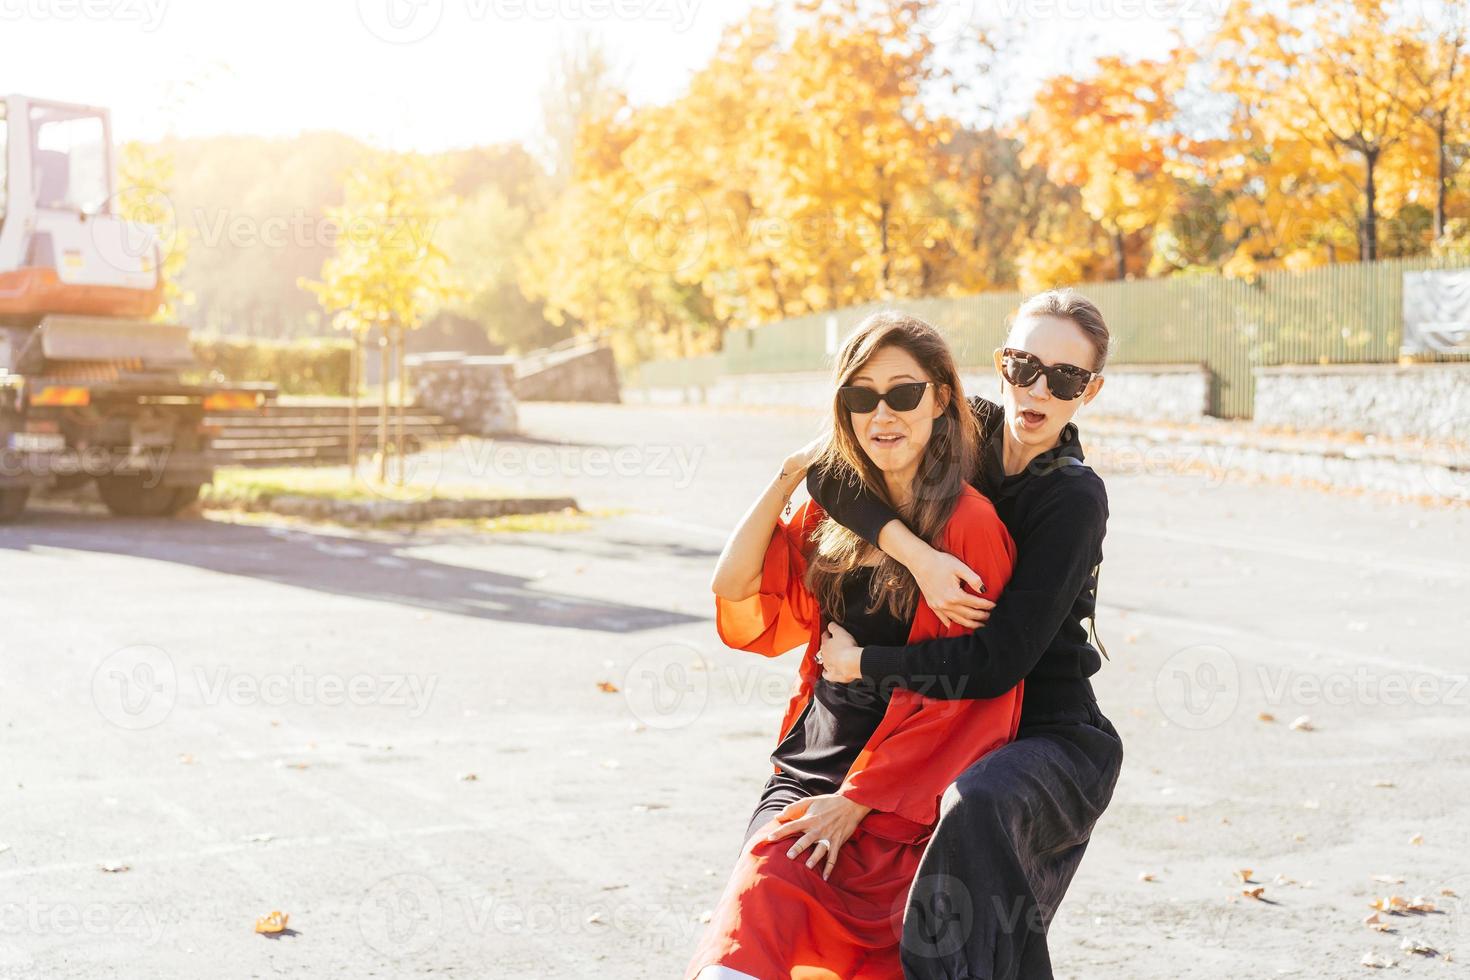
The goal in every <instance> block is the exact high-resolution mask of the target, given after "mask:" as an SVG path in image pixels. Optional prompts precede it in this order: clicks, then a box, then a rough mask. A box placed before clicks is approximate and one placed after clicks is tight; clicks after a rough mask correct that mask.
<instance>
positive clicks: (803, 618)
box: [685, 487, 1022, 980]
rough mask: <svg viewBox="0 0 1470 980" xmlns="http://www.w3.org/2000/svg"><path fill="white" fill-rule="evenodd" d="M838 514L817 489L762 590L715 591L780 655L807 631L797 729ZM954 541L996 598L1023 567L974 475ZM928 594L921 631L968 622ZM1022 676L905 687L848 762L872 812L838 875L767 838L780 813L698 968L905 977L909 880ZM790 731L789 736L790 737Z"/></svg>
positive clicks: (1003, 729)
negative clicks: (830, 526) (817, 547)
mask: <svg viewBox="0 0 1470 980" xmlns="http://www.w3.org/2000/svg"><path fill="white" fill-rule="evenodd" d="M823 516H825V515H824V514H823V512H822V510H821V508H820V507H818V506H817V504H816V503H815V501H810V502H808V503H807V504H805V505H804V506H803V507H802V508H801V509H800V510H799V511H798V512H797V513H796V514H795V515H794V516H793V518H792V519H791V521H790V522H789V523H783V524H781V525H779V526H778V527H777V528H776V531H775V533H774V534H773V535H772V536H771V544H770V547H769V548H768V549H767V550H766V559H765V567H764V569H763V571H762V574H761V586H760V591H759V592H758V593H757V594H756V595H753V596H751V597H750V598H748V599H745V600H742V601H740V602H729V601H726V600H724V599H718V598H717V599H716V600H715V622H716V627H717V629H718V630H719V634H720V638H721V639H722V640H724V641H725V643H726V644H728V645H729V646H731V647H734V648H736V649H739V650H749V651H750V652H752V653H759V654H763V655H765V656H767V657H776V656H780V655H781V654H783V653H786V652H787V651H788V650H791V649H792V648H793V647H796V646H799V645H802V644H805V645H806V650H805V652H804V653H803V655H802V659H801V665H800V667H799V668H798V677H797V683H796V690H795V693H794V694H793V696H792V698H791V702H790V704H789V705H787V708H786V714H785V717H784V718H783V719H782V721H781V737H782V738H784V737H785V736H786V734H787V733H788V732H789V731H790V730H791V728H792V726H793V724H795V723H796V721H797V720H798V719H799V718H800V717H801V712H802V709H803V708H804V707H805V706H806V703H807V701H808V699H810V698H811V696H812V684H813V682H814V681H815V679H816V678H817V677H818V676H819V675H820V674H821V672H822V669H821V666H820V665H819V664H817V662H816V660H815V656H816V653H817V651H818V650H820V649H821V638H822V631H823V630H824V629H825V628H826V622H825V620H824V619H823V617H822V615H821V611H820V609H819V607H818V604H817V600H816V597H815V596H813V595H812V594H811V592H810V591H809V590H808V589H807V588H806V585H805V582H804V578H805V574H806V555H807V554H808V553H809V551H810V546H811V535H812V532H813V531H815V529H816V527H817V525H818V524H819V523H820V522H821V520H822V518H823ZM942 548H943V550H944V551H947V552H949V553H950V554H952V555H955V556H957V557H958V558H960V559H961V560H962V561H964V562H965V564H967V565H969V566H970V567H971V568H973V569H975V570H976V571H977V572H979V573H980V576H981V578H983V579H984V581H985V585H986V591H987V595H989V596H990V597H991V598H994V597H995V596H996V595H998V594H999V592H1000V590H1001V589H1002V588H1003V587H1004V585H1005V582H1006V580H1007V579H1008V578H1009V577H1010V573H1011V567H1012V565H1013V564H1014V563H1015V556H1016V547H1015V543H1014V542H1013V541H1012V540H1011V536H1010V534H1009V533H1008V532H1007V531H1006V529H1005V526H1004V525H1003V524H1002V523H1001V522H1000V518H999V517H997V516H996V514H995V509H994V508H993V507H992V506H991V504H990V501H989V500H987V499H985V497H983V496H981V495H980V493H979V492H977V491H976V490H974V489H973V488H971V487H965V492H964V494H963V495H962V496H961V497H960V499H959V501H958V502H957V503H956V505H955V510H954V513H953V514H952V515H951V517H950V519H949V523H948V524H947V525H946V526H945V529H944V539H943V541H942ZM965 632H967V631H966V630H965V629H964V628H963V627H960V626H951V627H950V628H948V629H945V628H944V627H941V626H940V624H939V620H938V619H937V618H936V617H935V615H934V613H933V611H932V610H930V609H929V607H928V606H927V605H925V604H924V602H923V601H922V600H920V602H919V603H918V606H917V608H916V610H915V613H914V621H913V624H912V626H911V628H910V631H909V642H910V643H915V642H918V641H920V640H927V639H932V638H933V637H937V636H956V635H960V634H963V633H965ZM1021 695H1022V686H1021V685H1019V684H1018V685H1017V686H1016V687H1015V688H1014V689H1012V690H1011V691H1009V692H1007V693H1006V694H1004V695H1002V696H1000V697H998V698H989V699H985V700H949V701H945V700H937V699H932V698H928V697H924V696H922V695H920V694H917V693H915V692H913V691H909V690H907V689H903V688H899V689H896V690H894V691H893V694H892V696H891V697H890V699H889V702H888V708H887V711H886V712H885V713H884V715H883V720H882V722H881V723H880V724H879V726H878V729H877V731H875V732H874V733H873V735H872V737H871V738H870V739H869V740H868V742H867V744H866V745H865V746H864V747H863V750H862V752H860V753H859V754H858V757H857V760H856V761H855V762H854V763H853V765H852V767H851V768H850V769H849V770H848V773H847V778H846V779H845V780H844V781H843V784H842V789H841V790H840V792H841V794H842V795H843V796H845V797H847V798H849V799H851V800H853V801H855V802H858V803H861V804H863V805H864V806H868V807H872V810H873V812H872V813H870V814H868V815H867V816H866V817H865V818H863V821H862V823H860V824H859V825H858V828H857V831H856V832H855V833H854V834H853V836H852V838H851V839H850V840H849V841H848V842H847V843H846V844H844V845H843V846H842V850H841V852H840V853H839V855H838V858H837V864H836V865H835V866H834V867H833V869H832V877H831V878H830V879H828V880H825V881H824V880H823V879H822V874H821V871H822V864H821V862H818V864H817V866H816V867H815V868H808V867H807V866H806V861H807V859H808V858H809V857H810V856H811V855H810V852H809V851H808V852H805V853H803V854H801V855H799V856H798V857H797V858H795V859H792V858H788V857H786V852H787V850H788V849H789V848H790V847H791V845H792V843H794V841H795V838H785V839H782V840H778V841H775V842H774V843H769V844H767V843H765V842H764V838H765V835H766V833H769V831H770V829H771V828H772V827H774V826H777V823H776V821H774V820H773V821H771V822H770V823H768V824H767V825H766V827H765V828H764V829H763V830H762V831H761V832H760V833H757V834H754V835H753V836H752V837H751V839H750V841H748V842H747V843H746V846H745V848H744V850H743V851H742V852H741V855H740V859H739V860H738V861H737V862H736V865H735V870H734V872H733V873H732V874H731V876H730V881H729V884H728V885H726V887H725V892H724V894H723V895H722V896H721V898H720V902H719V905H718V906H717V907H716V909H715V911H714V916H713V918H712V920H711V922H710V925H709V928H708V929H707V930H706V931H705V934H704V936H703V937H702V938H701V939H700V941H699V945H698V946H697V947H696V949H695V952H694V956H693V958H692V959H691V960H690V962H689V968H688V970H687V972H686V974H685V976H686V978H693V977H696V976H697V975H698V974H699V971H700V970H702V969H704V968H705V967H707V966H712V965H716V964H718V965H721V966H725V967H729V968H730V969H732V970H739V971H741V972H743V973H748V974H750V975H751V976H753V977H758V978H760V980H782V978H787V977H790V978H791V980H870V978H872V980H876V978H880V977H881V978H884V980H891V978H901V977H902V976H903V971H902V968H901V967H900V965H899V949H898V944H899V937H900V936H901V934H902V923H903V913H904V907H905V904H906V899H907V896H908V890H909V886H910V885H911V884H912V883H913V880H914V875H915V873H916V871H917V869H918V866H919V858H920V856H921V855H922V854H923V851H924V845H925V843H926V842H927V841H928V839H929V835H930V833H931V832H932V831H933V828H934V823H935V821H936V819H937V816H938V805H939V797H940V795H941V794H942V793H943V792H944V790H945V788H946V787H947V786H948V785H949V784H950V783H951V782H953V781H954V779H955V777H957V776H959V774H960V773H962V772H964V771H965V769H967V768H969V766H970V765H971V764H972V763H974V762H975V761H976V760H978V759H980V758H981V757H982V756H984V755H986V754H987V753H989V752H991V751H993V750H995V749H997V748H999V747H1000V746H1002V745H1004V744H1006V743H1007V742H1009V741H1011V740H1012V739H1013V738H1015V736H1016V730H1017V728H1018V726H1019V725H1020V721H1021ZM778 741H779V739H778Z"/></svg>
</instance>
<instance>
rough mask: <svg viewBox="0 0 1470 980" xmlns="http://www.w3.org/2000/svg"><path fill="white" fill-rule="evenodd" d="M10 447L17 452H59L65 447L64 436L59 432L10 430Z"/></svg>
mask: <svg viewBox="0 0 1470 980" xmlns="http://www.w3.org/2000/svg"><path fill="white" fill-rule="evenodd" d="M10 448H11V449H13V450H14V451H16V452H18V453H59V452H61V451H62V450H64V449H66V436H64V435H62V434H60V433H59V432H12V433H11V434H10Z"/></svg>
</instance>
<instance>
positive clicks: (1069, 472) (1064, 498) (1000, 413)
mask: <svg viewBox="0 0 1470 980" xmlns="http://www.w3.org/2000/svg"><path fill="white" fill-rule="evenodd" d="M970 406H971V408H972V409H973V411H974V413H975V418H976V420H977V421H978V422H979V423H980V432H981V460H980V472H979V473H978V474H977V476H976V479H975V481H974V483H975V486H976V487H977V488H978V489H979V490H980V492H981V493H983V494H985V495H986V496H987V497H989V498H990V500H991V502H992V503H994V504H995V510H996V513H997V514H999V515H1000V519H1001V521H1002V522H1004V523H1005V526H1006V528H1007V529H1008V530H1009V531H1010V532H1011V537H1013V538H1014V539H1015V541H1016V550H1017V558H1016V567H1015V570H1014V571H1013V572H1012V574H1011V579H1010V581H1009V582H1008V583H1007V584H1006V587H1005V591H1004V592H1003V594H1002V595H1001V596H1000V598H999V599H997V600H996V605H995V609H994V610H992V611H991V614H990V618H989V620H987V621H986V624H985V625H984V626H983V627H981V628H980V629H978V630H975V631H974V632H973V633H971V634H969V635H967V636H956V637H942V638H939V639H934V640H926V641H924V642H922V643H916V644H913V645H912V646H905V647H887V646H869V647H864V648H863V654H862V672H863V676H864V677H865V678H868V679H869V680H872V681H874V682H875V683H880V684H888V685H892V684H897V685H899V686H901V687H905V688H908V689H910V690H913V691H917V692H919V693H921V694H924V695H927V696H929V697H935V698H993V697H999V696H1000V695H1002V694H1004V693H1005V692H1006V691H1009V690H1010V689H1011V688H1013V687H1015V686H1016V683H1017V682H1018V681H1021V680H1023V679H1024V680H1025V682H1026V689H1025V696H1024V699H1023V701H1022V710H1021V723H1022V724H1023V725H1025V724H1027V723H1028V722H1030V721H1040V720H1043V719H1045V718H1046V717H1047V716H1051V715H1054V714H1059V713H1071V712H1072V711H1074V710H1075V709H1077V708H1079V707H1081V706H1083V705H1085V704H1087V703H1088V702H1090V701H1094V700H1096V698H1095V695H1094V694H1093V690H1092V684H1091V682H1090V681H1088V679H1087V678H1089V677H1091V676H1092V675H1093V674H1095V673H1097V672H1098V670H1099V669H1101V667H1102V658H1101V657H1100V656H1099V655H1098V651H1097V648H1096V647H1094V646H1093V645H1092V644H1091V643H1089V642H1088V633H1087V630H1086V629H1085V628H1083V625H1082V621H1083V620H1084V619H1091V618H1092V615H1093V612H1094V608H1095V606H1096V589H1097V569H1098V565H1099V563H1100V562H1101V561H1102V539H1103V535H1104V533H1105V532H1106V530H1107V520H1108V495H1107V491H1106V489H1105V488H1104V487H1103V481H1102V478H1101V477H1099V476H1098V475H1097V474H1096V473H1094V472H1093V471H1092V469H1091V468H1090V467H1088V466H1085V465H1083V464H1082V446H1081V444H1080V443H1079V442H1078V439H1077V427H1076V426H1075V425H1073V424H1071V423H1068V424H1067V426H1066V428H1064V429H1063V430H1062V434H1061V436H1060V441H1059V443H1058V445H1057V446H1056V447H1055V448H1053V449H1049V450H1047V451H1046V452H1044V453H1042V454H1041V455H1040V456H1038V457H1037V458H1036V459H1035V460H1033V461H1032V463H1031V464H1030V465H1029V466H1027V467H1026V469H1025V470H1024V471H1022V472H1021V473H1018V474H1016V475H1015V476H1006V475H1005V469H1004V466H1003V462H1002V448H1003V433H1002V425H1003V423H1004V416H1005V413H1004V410H1003V409H1002V408H1001V407H1000V406H999V405H997V404H995V403H994V402H991V401H987V400H985V399H983V398H978V397H977V398H972V399H970ZM807 489H808V491H809V492H810V493H811V495H812V498H813V499H815V500H816V501H817V503H818V504H820V505H821V507H822V508H823V509H824V510H826V511H827V513H828V514H830V515H831V516H832V519H833V520H835V521H838V522H839V523H841V524H843V525H846V526H847V527H849V528H851V529H852V530H853V531H854V532H856V533H857V534H859V535H860V536H862V537H863V538H865V539H866V540H868V541H870V542H871V543H873V544H874V545H877V543H878V532H879V531H881V530H882V529H883V527H884V525H886V524H887V523H888V522H889V521H892V520H897V519H898V515H896V514H895V513H894V512H893V511H892V510H891V509H890V508H889V507H888V506H887V505H886V504H884V503H883V502H882V501H880V500H878V499H877V498H875V497H874V496H873V495H872V494H870V493H868V491H867V490H866V489H865V488H863V487H862V486H860V485H859V486H858V487H856V488H853V487H850V486H846V485H844V484H843V482H842V481H840V480H835V479H831V478H828V477H827V476H826V475H824V474H819V473H818V472H817V471H816V470H815V469H814V470H812V472H810V473H809V474H808V475H807Z"/></svg>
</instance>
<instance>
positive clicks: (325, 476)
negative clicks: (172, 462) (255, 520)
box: [200, 466, 520, 506]
mask: <svg viewBox="0 0 1470 980" xmlns="http://www.w3.org/2000/svg"><path fill="white" fill-rule="evenodd" d="M283 495H288V496H294V497H316V498H319V499H323V500H354V501H356V500H468V499H479V498H487V497H509V496H520V495H518V494H514V493H511V492H509V491H506V490H503V489H500V488H497V487H486V486H480V485H475V486H463V485H460V486H456V485H453V484H445V485H442V486H440V485H436V484H435V483H432V482H429V481H425V480H418V481H414V480H409V481H406V483H405V485H404V486H402V487H398V486H396V485H394V484H393V483H392V481H391V480H390V481H389V482H388V483H386V484H383V483H378V482H377V481H376V480H374V479H372V476H371V474H369V473H367V472H365V471H364V470H362V469H359V470H358V476H357V479H356V480H354V479H353V478H352V474H351V472H350V471H349V470H348V469H347V467H345V466H297V467H291V466H282V467H270V468H263V469H252V468H249V467H241V466H226V467H221V468H220V469H218V470H216V471H215V473H214V482H213V483H211V484H209V485H208V486H206V487H205V488H204V491H203V493H202V494H201V495H200V497H201V499H202V500H203V502H204V504H205V505H206V506H207V505H209V504H210V503H217V504H233V503H240V502H253V501H258V500H261V499H262V498H268V497H276V496H283Z"/></svg>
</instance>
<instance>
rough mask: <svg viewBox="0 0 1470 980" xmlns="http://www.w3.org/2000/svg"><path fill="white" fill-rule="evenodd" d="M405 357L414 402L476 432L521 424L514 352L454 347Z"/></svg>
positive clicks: (496, 431) (507, 430) (498, 430)
mask: <svg viewBox="0 0 1470 980" xmlns="http://www.w3.org/2000/svg"><path fill="white" fill-rule="evenodd" d="M405 360H406V362H407V365H408V376H409V380H410V382H411V384H412V386H413V392H414V403H415V404H417V405H421V406H423V407H424V408H427V409H428V410H429V411H431V412H434V413H435V414H436V415H439V416H442V417H443V418H444V420H445V421H446V422H449V423H451V424H453V425H454V426H456V427H457V428H459V429H460V430H461V431H464V432H468V433H470V434H471V435H477V436H496V435H509V434H511V433H514V432H515V431H516V430H517V414H516V396H515V359H514V358H510V357H492V356H475V357H466V356H465V355H463V354H458V353H451V354H416V355H413V356H410V357H408V358H406V359H405Z"/></svg>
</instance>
